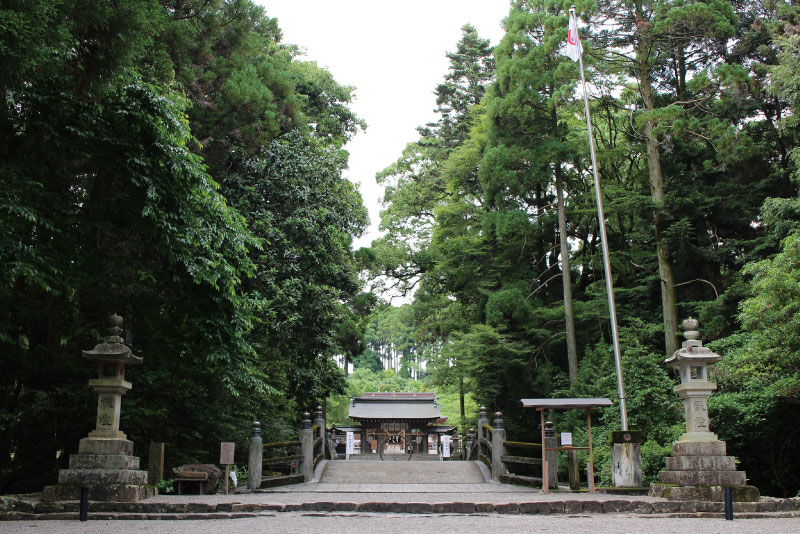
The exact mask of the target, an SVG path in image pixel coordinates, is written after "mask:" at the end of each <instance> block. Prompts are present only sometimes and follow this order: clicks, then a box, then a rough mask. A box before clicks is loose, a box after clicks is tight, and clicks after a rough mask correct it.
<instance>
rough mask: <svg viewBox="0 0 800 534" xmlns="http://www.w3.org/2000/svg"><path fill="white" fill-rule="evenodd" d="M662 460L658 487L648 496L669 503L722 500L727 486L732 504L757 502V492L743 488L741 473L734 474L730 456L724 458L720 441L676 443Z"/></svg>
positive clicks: (751, 488) (733, 462) (744, 476)
mask: <svg viewBox="0 0 800 534" xmlns="http://www.w3.org/2000/svg"><path fill="white" fill-rule="evenodd" d="M672 454H673V456H670V457H668V458H667V459H666V461H667V469H666V470H665V471H661V472H660V473H659V474H658V481H659V484H653V485H652V486H651V487H650V495H651V496H653V497H663V498H665V499H669V500H673V501H716V502H721V501H724V500H725V486H731V488H732V490H733V500H734V501H758V499H759V498H760V494H759V491H758V488H756V487H754V486H748V485H747V476H746V475H745V472H744V471H737V470H736V463H735V459H734V457H733V456H726V455H725V442H724V441H719V440H715V441H677V442H675V443H673V444H672Z"/></svg>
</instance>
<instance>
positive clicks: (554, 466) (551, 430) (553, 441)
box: [544, 421, 558, 489]
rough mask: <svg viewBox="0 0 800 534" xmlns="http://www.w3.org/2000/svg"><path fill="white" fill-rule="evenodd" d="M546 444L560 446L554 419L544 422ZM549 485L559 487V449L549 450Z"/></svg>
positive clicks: (546, 445) (550, 446) (552, 446)
mask: <svg viewBox="0 0 800 534" xmlns="http://www.w3.org/2000/svg"><path fill="white" fill-rule="evenodd" d="M544 446H545V447H547V448H548V449H550V448H556V447H558V438H556V427H555V425H554V424H553V422H552V421H547V422H546V423H545V424H544ZM547 487H548V488H550V489H558V451H547Z"/></svg>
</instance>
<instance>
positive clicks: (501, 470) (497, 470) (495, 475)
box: [492, 412, 506, 480]
mask: <svg viewBox="0 0 800 534" xmlns="http://www.w3.org/2000/svg"><path fill="white" fill-rule="evenodd" d="M492 427H493V428H494V430H493V431H492V480H500V475H505V474H506V468H505V466H504V465H503V456H505V455H506V452H505V446H504V445H503V442H504V441H505V440H506V429H505V428H503V414H502V413H500V412H497V413H495V414H494V425H492Z"/></svg>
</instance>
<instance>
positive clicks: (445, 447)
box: [442, 434, 450, 458]
mask: <svg viewBox="0 0 800 534" xmlns="http://www.w3.org/2000/svg"><path fill="white" fill-rule="evenodd" d="M442 458H450V436H448V435H447V434H445V435H443V436H442Z"/></svg>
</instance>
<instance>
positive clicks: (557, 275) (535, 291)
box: [525, 273, 562, 300]
mask: <svg viewBox="0 0 800 534" xmlns="http://www.w3.org/2000/svg"><path fill="white" fill-rule="evenodd" d="M561 274H562V273H557V274H554V275H553V276H551V277H550V278H548V279H547V280H545V281H544V282H543V283H542V284H541V285H540V286H539V287H537V288H536V289H534V290H533V292H532V293H531V294H530V295H528V296H527V297H525V300H528V299H529V298H531V297H532V296H534V295H535V294H536V293H538V292H539V291H540V290H541V289H542V288H543V287H545V286H546V285H547V283H548V282H550V280H552V279H553V278H558V277H559V276H561Z"/></svg>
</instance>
